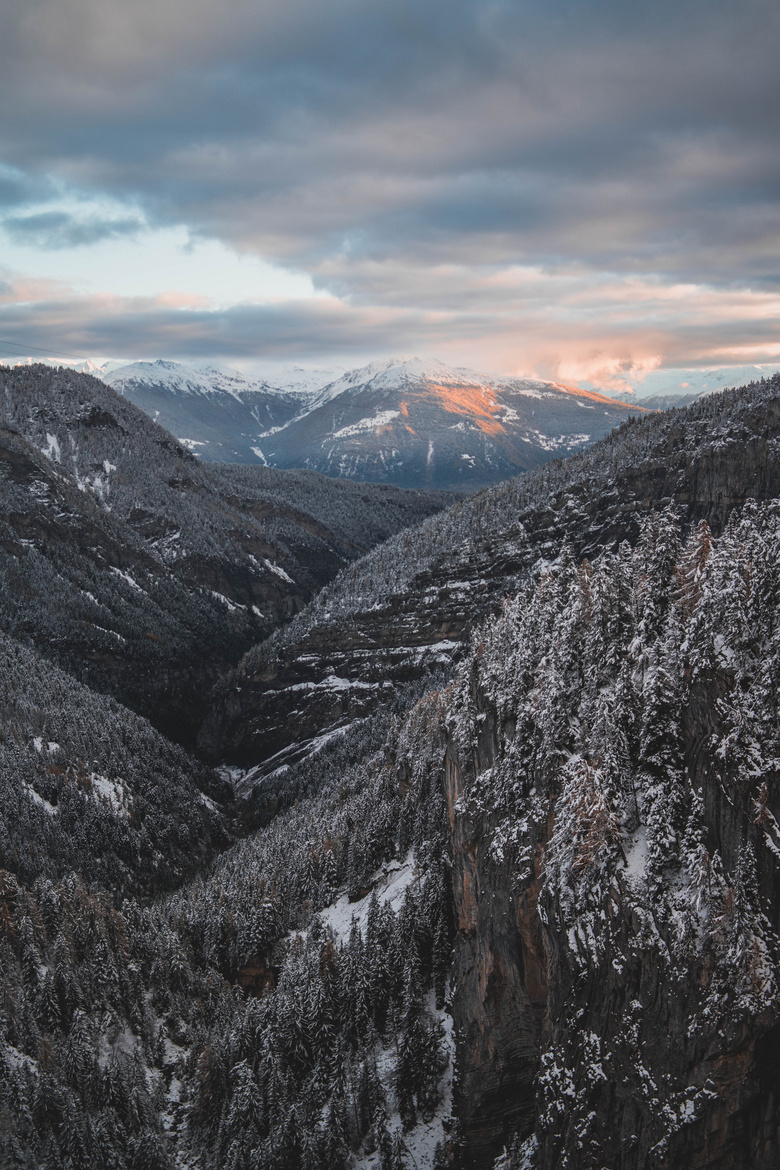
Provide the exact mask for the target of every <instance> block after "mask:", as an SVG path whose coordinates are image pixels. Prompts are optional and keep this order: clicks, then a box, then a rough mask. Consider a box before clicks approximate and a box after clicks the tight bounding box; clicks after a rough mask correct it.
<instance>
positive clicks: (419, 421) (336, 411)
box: [103, 358, 642, 490]
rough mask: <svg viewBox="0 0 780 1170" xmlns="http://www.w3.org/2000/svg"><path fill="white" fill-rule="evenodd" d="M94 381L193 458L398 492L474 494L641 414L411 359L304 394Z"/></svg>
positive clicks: (161, 365)
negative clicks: (309, 473) (314, 474)
mask: <svg viewBox="0 0 780 1170" xmlns="http://www.w3.org/2000/svg"><path fill="white" fill-rule="evenodd" d="M299 376H300V375H299ZM103 377H104V379H105V381H106V382H107V383H108V384H109V385H111V386H112V387H113V388H114V389H115V390H117V391H118V392H119V393H120V394H122V395H123V396H125V397H127V398H129V399H130V400H131V401H132V402H134V403H135V404H136V405H137V406H140V407H141V408H142V409H143V410H145V411H146V413H147V414H149V415H150V416H151V417H152V418H154V419H155V420H156V421H158V422H160V423H161V424H162V425H164V426H165V427H167V428H168V429H170V430H171V431H173V433H174V434H175V435H176V436H177V437H178V438H179V441H180V442H181V443H182V445H183V446H186V447H188V448H189V449H190V450H192V451H194V452H196V453H197V455H198V456H199V457H200V458H201V459H204V460H214V459H217V460H227V461H229V462H240V463H249V464H257V463H260V464H263V465H268V466H273V467H282V468H306V469H310V470H313V471H318V472H320V473H322V474H324V475H328V476H331V477H334V478H341V479H352V480H358V481H362V482H373V483H394V484H396V485H397V486H400V487H433V488H441V489H461V490H474V489H475V488H477V487H483V486H485V485H487V484H490V483H495V482H497V481H499V480H501V479H505V478H506V477H507V476H509V475H514V474H516V473H517V472H519V471H526V470H528V469H529V468H531V467H535V466H537V465H538V464H540V463H543V462H546V461H547V460H550V459H555V458H560V457H561V456H565V455H568V454H571V453H572V452H574V451H577V450H580V449H582V448H583V447H585V446H587V445H588V444H589V443H591V442H593V441H594V440H595V439H598V438H600V437H601V436H602V435H604V434H606V433H607V431H609V430H611V429H612V427H614V426H616V425H617V424H618V423H619V422H620V421H621V420H622V419H624V418H626V417H627V415H628V414H629V413H630V412H631V411H641V409H642V408H641V407H637V406H636V405H634V406H630V405H628V404H626V403H621V402H617V401H615V400H614V399H612V398H607V397H605V396H604V395H601V394H597V393H595V392H593V391H587V390H578V389H577V388H575V387H569V386H564V385H562V384H559V383H553V382H543V381H536V380H529V379H517V378H497V377H489V376H486V375H481V374H477V373H475V372H473V371H470V370H465V369H452V368H450V367H448V366H446V365H444V364H442V363H440V362H431V361H424V360H421V359H419V358H405V359H399V360H393V361H386V362H375V363H372V364H371V365H368V366H364V367H361V368H360V369H357V370H351V371H349V372H347V373H344V374H342V375H341V376H340V377H338V378H336V379H335V380H332V381H329V382H327V383H326V384H325V385H322V386H320V387H317V388H316V389H314V388H313V387H312V380H311V379H309V381H308V383H307V384H305V385H304V386H303V387H302V388H301V386H300V383H299V388H297V389H291V388H290V387H289V385H288V387H283V388H280V387H276V386H273V385H271V384H269V383H268V382H265V381H256V382H251V381H248V380H246V379H244V378H242V377H241V376H240V375H238V374H225V373H221V372H220V371H218V370H214V369H202V370H196V369H193V368H188V367H185V366H181V365H179V364H178V363H175V362H164V361H157V362H135V363H133V364H132V365H128V366H124V367H119V368H117V369H113V370H110V371H108V372H106V373H105V374H103ZM315 381H316V379H315Z"/></svg>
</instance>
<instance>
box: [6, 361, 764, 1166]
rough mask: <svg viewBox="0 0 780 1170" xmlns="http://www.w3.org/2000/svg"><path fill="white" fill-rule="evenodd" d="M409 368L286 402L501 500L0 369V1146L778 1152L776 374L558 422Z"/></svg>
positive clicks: (237, 1156) (454, 1157)
mask: <svg viewBox="0 0 780 1170" xmlns="http://www.w3.org/2000/svg"><path fill="white" fill-rule="evenodd" d="M429 373H430V371H429V372H427V373H425V379H424V380H427V381H426V386H427V389H426V391H425V395H424V396H422V397H421V399H420V400H419V402H418V403H417V405H415V398H414V395H415V389H414V385H415V383H414V378H419V377H422V376H423V375H422V374H420V372H419V371H414V370H409V369H406V370H404V371H403V373H402V376H401V375H399V373H398V370H397V369H396V368H395V367H394V368H393V369H391V370H384V371H382V370H379V371H375V372H374V373H373V374H372V376H371V378H369V379H366V378H365V377H364V376H362V375H361V377H362V380H361V379H356V380H355V382H354V386H350V385H349V376H348V375H345V376H343V378H342V382H345V383H346V385H344V386H342V388H341V389H339V388H338V385H337V384H336V387H337V388H336V390H335V391H334V389H333V387H330V388H329V390H328V392H327V393H324V394H323V395H321V398H320V401H319V405H317V400H316V398H315V397H314V396H312V397H310V398H309V400H308V402H309V407H310V408H311V409H310V414H309V415H307V416H306V417H307V418H310V419H311V418H312V417H314V416H315V415H317V412H322V415H321V417H322V418H326V419H327V426H329V427H331V432H330V433H331V434H335V431H333V429H332V428H334V427H335V428H336V431H337V430H339V429H341V430H346V431H347V432H349V433H347V434H346V435H342V436H341V438H342V439H344V441H345V443H352V441H353V440H354V441H355V442H356V443H360V444H362V443H363V441H364V439H365V436H366V434H367V428H362V427H361V426H360V419H362V418H369V417H370V418H371V419H373V420H374V421H375V422H376V430H377V432H381V431H383V429H384V428H389V431H388V435H389V437H388V440H387V441H388V443H390V442H392V443H395V444H396V446H395V448H394V449H395V450H396V451H401V450H402V447H401V446H400V444H401V439H402V437H401V436H400V432H398V431H397V428H398V427H401V425H402V424H401V422H400V421H399V420H401V419H403V418H408V419H409V420H410V421H409V423H408V425H409V427H411V428H412V429H413V430H415V431H420V430H421V429H422V427H421V422H420V419H421V417H422V414H420V413H417V412H418V411H419V412H424V410H428V409H430V410H433V409H434V407H433V406H431V402H432V401H433V402H434V403H435V404H436V406H435V409H436V410H437V411H443V412H444V413H445V414H448V413H452V411H453V410H454V409H455V407H457V410H458V411H459V412H460V413H461V415H462V414H463V411H464V410H465V409H466V408H467V407H468V409H469V410H471V412H472V413H471V418H472V420H473V426H474V428H475V430H474V432H473V434H474V435H475V436H477V441H478V442H479V443H482V444H483V445H482V447H481V448H479V450H480V451H481V452H482V454H480V455H478V454H477V453H474V454H473V459H474V461H475V464H476V463H477V462H478V460H479V459H483V460H484V461H483V463H482V464H480V466H479V468H478V470H479V474H480V475H483V474H484V475H485V476H486V477H488V478H489V475H492V474H493V473H494V472H496V474H497V473H498V469H502V471H501V473H502V475H503V476H504V478H503V479H502V481H501V482H497V483H495V484H493V485H489V486H486V487H484V488H483V490H480V491H477V492H475V493H473V494H470V495H468V496H465V497H461V496H455V497H453V496H452V495H449V494H448V493H447V492H444V491H440V490H438V486H442V485H443V484H444V483H445V482H446V483H447V484H449V485H450V486H452V484H453V482H454V480H453V476H452V473H451V470H446V471H444V470H442V471H441V474H440V475H439V474H438V473H437V474H434V473H433V472H432V473H431V484H432V485H438V486H435V487H432V488H431V490H427V489H426V490H423V489H417V490H408V489H406V490H403V489H402V488H400V487H398V486H388V485H386V484H379V483H377V484H372V483H359V482H353V481H352V480H350V479H349V478H326V477H324V476H322V475H320V474H319V470H322V468H320V467H318V468H317V469H311V470H291V469H285V468H283V467H271V466H268V467H265V466H251V465H248V464H238V465H236V464H233V465H230V464H223V463H219V462H209V461H208V460H206V459H198V458H196V457H195V456H194V455H193V454H192V452H191V451H190V450H188V449H187V448H186V447H185V446H183V445H182V443H181V442H179V441H177V440H176V439H175V438H174V437H173V435H172V434H170V433H169V432H167V431H165V430H163V429H162V427H160V426H159V425H157V424H155V423H154V422H153V421H151V420H150V419H149V417H148V416H147V415H146V414H144V413H143V412H142V411H141V410H140V409H138V408H137V407H136V406H135V405H133V403H132V402H131V401H129V400H128V397H129V396H128V397H123V396H122V395H120V394H117V393H116V392H115V391H114V390H113V389H112V388H111V387H110V386H107V385H105V384H104V383H102V382H101V381H99V380H98V379H96V378H92V377H89V376H87V375H83V374H77V373H74V372H69V371H64V370H59V371H51V370H47V369H45V368H44V367H42V366H41V367H35V366H33V367H28V368H24V369H19V370H15V371H2V373H0V427H1V428H2V429H1V430H0V500H1V501H2V511H1V512H0V521H1V527H0V551H1V553H2V559H0V572H2V577H1V578H0V579H2V583H3V584H2V589H1V590H0V627H1V630H0V672H2V678H3V684H4V685H3V719H2V724H1V730H2V736H1V738H0V1165H2V1166H3V1167H5V1166H6V1165H7V1166H9V1167H12V1166H13V1167H24V1168H25V1170H28V1168H29V1170H33V1168H36V1170H37V1167H40V1166H47V1167H49V1166H51V1167H53V1168H55V1170H60V1168H63V1170H65V1168H66V1167H67V1170H72V1168H82V1167H83V1168H84V1170H92V1168H93V1167H95V1168H96V1170H102V1168H103V1167H105V1168H106V1170H147V1168H148V1170H158V1168H159V1170H215V1168H217V1167H220V1168H221V1167H225V1168H226V1170H250V1168H251V1170H369V1168H371V1170H411V1168H412V1167H416V1168H417V1170H423V1168H427V1170H444V1168H446V1167H449V1168H452V1170H558V1168H559V1167H561V1168H563V1167H566V1168H568V1170H591V1168H592V1170H601V1168H603V1167H604V1166H609V1167H611V1168H613V1170H645V1168H653V1170H655V1168H657V1170H676V1168H677V1167H682V1166H691V1167H694V1166H695V1167H697V1168H702V1170H703V1168H706V1170H727V1168H728V1170H752V1168H758V1170H771V1168H772V1167H774V1166H776V1165H777V1159H778V1156H779V1153H780V1144H778V1128H777V1117H778V1109H780V1101H778V1098H777V1092H778V1087H777V1086H778V1080H777V1057H776V1053H777V1051H778V1038H779V1037H780V975H779V974H778V961H779V960H780V887H779V886H778V881H779V880H780V874H779V873H778V859H779V858H780V827H778V826H779V823H780V822H779V820H778V818H780V795H779V793H778V788H777V778H778V772H779V771H780V764H779V763H778V760H780V741H779V740H778V730H777V729H778V713H779V712H780V611H779V610H778V604H779V599H780V576H779V574H780V513H779V512H778V503H777V501H778V497H780V454H778V452H780V446H779V445H778V444H779V442H780V376H775V377H774V378H773V379H769V380H763V381H761V382H758V383H753V384H751V385H748V386H745V387H742V388H739V389H735V390H730V391H726V392H724V393H722V394H718V395H712V396H708V397H706V398H703V399H700V400H698V401H696V402H694V403H692V404H691V405H689V406H687V407H685V408H683V409H680V410H675V411H672V412H669V413H645V414H638V413H637V412H636V411H630V410H628V409H626V410H623V412H622V414H621V413H620V410H619V408H618V407H616V406H615V404H614V403H613V404H612V409H613V411H614V412H615V413H613V414H612V415H609V419H611V420H612V421H611V423H610V428H611V426H613V425H614V424H615V423H617V424H619V425H617V426H616V428H615V429H610V428H608V427H607V426H606V425H605V424H604V431H607V430H608V431H609V433H606V434H603V432H602V435H603V437H601V436H599V437H597V436H596V434H595V430H589V431H588V432H587V434H588V445H587V446H585V445H584V444H582V443H578V442H577V441H575V439H576V434H578V433H579V432H575V424H576V419H577V418H579V417H580V416H581V415H582V414H584V413H585V411H586V410H587V408H586V407H583V405H582V404H581V403H579V401H578V400H577V401H574V400H573V399H572V395H571V394H569V392H568V391H566V390H565V389H560V388H559V389H558V390H557V391H555V394H553V391H552V390H551V389H545V388H544V387H543V386H542V387H539V386H536V387H530V388H529V387H528V386H524V387H520V386H516V385H515V386H509V387H505V388H504V389H503V390H502V394H503V395H504V397H503V398H501V399H499V395H498V391H497V390H496V388H490V391H489V393H485V395H483V396H482V397H481V398H480V397H479V395H478V396H477V398H476V405H475V404H474V402H473V401H472V399H473V394H472V393H471V390H472V389H473V387H472V386H471V383H468V382H458V381H457V380H454V381H453V378H452V375H451V374H448V373H446V372H443V371H441V370H439V371H438V372H436V378H437V379H438V380H437V381H435V382H434V381H432V380H431V378H430V377H429ZM458 377H460V375H458ZM399 379H400V381H399ZM448 379H449V381H448ZM417 384H418V383H417ZM366 386H368V387H369V389H370V396H368V391H367V390H366ZM432 386H438V387H439V389H440V391H441V392H440V393H439V392H438V391H436V392H435V393H434V392H433V391H432V390H431V387H432ZM470 387H471V389H469V388H470ZM347 391H348V392H349V396H350V398H349V400H350V401H351V402H353V403H354V412H353V413H351V414H350V413H349V412H348V411H346V408H345V407H344V405H343V398H344V394H345V393H346V392H347ZM353 391H354V394H353ZM461 394H462V395H463V396H464V397H463V398H462V399H461V397H460V395H461ZM535 394H536V395H539V396H541V397H540V398H537V399H536V401H541V402H545V403H546V407H549V409H550V410H553V409H555V410H556V411H558V412H559V413H558V415H557V416H556V424H555V425H556V428H557V430H558V432H559V433H560V435H562V436H568V437H567V438H566V441H565V442H563V441H562V445H561V446H560V447H557V448H555V453H556V454H557V455H561V456H567V457H565V458H557V457H556V458H555V459H552V460H547V461H546V462H542V461H541V458H537V457H536V455H535V456H534V457H533V459H531V458H530V456H529V462H528V463H527V464H526V465H525V470H524V474H521V475H516V476H514V477H512V478H506V476H507V475H509V473H510V471H514V470H517V469H518V466H517V464H512V459H515V458H516V451H517V449H518V448H517V447H516V446H514V447H513V448H512V452H513V453H509V452H508V448H506V447H502V443H504V439H503V438H499V436H498V432H496V430H495V427H496V426H497V425H499V424H498V423H497V422H496V420H497V418H500V419H501V420H503V421H501V422H500V426H501V427H502V428H503V430H502V432H501V433H502V434H504V433H505V432H507V431H508V430H510V429H511V428H510V427H509V422H510V421H511V422H514V421H516V420H510V418H509V413H508V412H509V411H511V410H514V409H517V413H518V415H519V414H520V405H521V404H520V398H522V399H523V401H524V402H527V401H529V400H531V401H533V400H534V395H535ZM383 395H384V397H383ZM399 395H400V397H399ZM437 395H438V397H437ZM512 395H517V396H519V397H517V398H514V397H512ZM545 396H547V397H545ZM340 400H342V405H340V406H334V403H335V404H338V403H339V401H340ZM401 401H402V402H403V403H405V404H407V409H408V415H404V414H403V412H402V411H401V410H400V406H399V405H398V403H399V402H401ZM510 402H514V403H516V406H512V405H509V403H510ZM426 404H427V405H426ZM592 405H593V409H594V411H595V410H596V409H599V410H600V409H601V407H602V405H603V404H602V403H597V402H595V400H592ZM337 410H338V411H341V410H345V411H346V412H345V413H343V414H336V413H334V412H335V411H337ZM350 410H352V407H350ZM604 410H605V411H606V410H607V407H604ZM394 411H398V413H397V414H393V412H394ZM372 412H373V413H372ZM383 412H384V413H383ZM578 412H579V413H578ZM390 416H392V417H390ZM278 417H279V416H277V418H278ZM604 417H605V418H606V417H607V416H606V415H605V416H604ZM353 420H355V421H353ZM377 420H378V421H377ZM266 421H267V420H266ZM303 421H305V420H303ZM303 421H301V420H300V419H299V423H295V422H294V421H293V420H290V422H289V424H285V423H283V422H277V423H272V424H271V426H270V427H267V429H269V430H271V429H273V427H274V426H276V425H278V426H280V427H282V428H283V429H284V427H285V426H288V427H289V429H290V430H291V433H292V428H293V427H295V426H300V427H303ZM337 424H338V426H337ZM263 425H265V423H264V424H263ZM307 425H309V424H307ZM311 425H313V424H311ZM403 425H407V424H403ZM436 425H437V426H438V425H439V424H438V423H437V424H436ZM522 426H524V427H525V426H526V423H523V424H522ZM350 428H353V429H352V430H350ZM491 428H493V429H491ZM283 429H282V430H279V431H276V432H275V433H274V435H273V436H271V438H274V439H275V438H276V435H278V434H282V433H283ZM521 431H522V428H521V424H520V423H519V422H518V429H517V430H516V431H515V432H514V439H513V440H512V441H513V443H514V442H515V440H517V436H518V435H520V434H521ZM295 433H297V434H299V438H298V439H296V442H299V441H301V442H303V440H302V439H300V434H302V433H303V432H295ZM312 433H314V432H312ZM407 433H408V432H407ZM456 433H457V434H458V435H459V436H460V441H461V442H462V443H463V444H467V443H469V442H471V439H470V438H469V437H468V434H467V432H466V430H464V431H462V432H456ZM522 433H523V434H526V435H527V434H528V431H527V429H526V430H525V431H522ZM583 433H584V432H583ZM464 436H465V437H464ZM487 436H492V437H491V438H490V442H491V443H492V444H493V446H492V447H490V448H488V447H487V446H485V442H486V437H487ZM573 436H574V437H573ZM591 440H595V441H593V442H591ZM382 441H384V440H382ZM416 441H417V440H415V442H416ZM518 441H519V440H518ZM523 441H525V440H523ZM404 442H406V440H404ZM312 443H313V446H312V448H311V450H312V451H315V449H317V450H319V449H320V448H317V447H316V443H315V441H314V440H312ZM409 443H410V444H412V440H411V439H410V440H409ZM380 447H381V444H379V445H378V446H377V448H376V449H377V450H378V449H380ZM346 449H347V448H346V447H344V448H338V450H337V449H336V448H335V447H334V448H333V451H334V454H333V458H334V459H342V458H345V456H344V454H343V451H344V450H346ZM351 449H352V450H353V451H358V447H354V448H351ZM414 449H415V450H416V448H414ZM263 450H264V451H265V449H264V448H263ZM403 450H404V451H406V454H405V455H404V456H403V461H402V462H403V466H404V467H405V468H408V467H410V466H412V465H413V463H414V459H415V458H417V456H416V455H414V457H413V454H412V452H413V446H410V447H409V448H404V449H403ZM471 450H472V448H470V447H468V446H466V447H462V448H461V454H462V453H464V451H465V452H466V453H467V454H468V453H469V452H470V451H471ZM474 451H475V452H476V448H474ZM502 451H503V452H504V454H503V455H500V452H502ZM497 452H498V453H497ZM571 452H573V453H571ZM270 453H271V452H270V451H269V454H270ZM547 453H548V454H550V450H549V449H548V452H547ZM504 456H505V457H506V462H505V463H501V462H500V458H504ZM318 458H319V456H318ZM328 458H330V456H328ZM355 458H356V459H358V458H360V459H362V458H363V455H362V454H360V455H359V456H358V454H356V455H355ZM377 458H378V456H377ZM399 458H400V456H399ZM545 458H546V457H545ZM311 459H312V463H315V462H316V459H315V458H314V455H312V456H311ZM448 459H449V460H450V461H449V462H447V460H448ZM534 459H535V460H536V462H534ZM491 460H492V461H493V462H491ZM380 463H381V460H380ZM329 466H330V467H331V470H332V468H333V466H335V464H331V465H329ZM354 466H355V467H357V466H358V464H357V463H356V464H355V465H354ZM378 466H379V464H377V467H378ZM384 466H387V464H385V465H384ZM398 466H399V467H400V466H401V464H400V463H399V464H398ZM415 466H416V465H415ZM452 466H453V463H452V460H451V459H450V457H449V456H447V458H446V459H445V458H444V456H442V464H441V467H442V468H450V469H451V468H452ZM366 468H367V465H366V464H365V463H363V464H360V474H361V475H364V474H365V478H369V479H370V478H371V476H370V475H369V474H367V473H366ZM491 469H492V470H491ZM378 474H379V472H378V471H377V475H378ZM405 474H406V472H404V475H405ZM397 478H398V480H399V481H400V480H402V479H403V475H401V473H400V472H399V474H398V476H397ZM459 482H461V481H459ZM467 483H470V484H471V486H474V483H473V481H467V480H463V481H462V482H461V485H462V486H463V487H466V486H467Z"/></svg>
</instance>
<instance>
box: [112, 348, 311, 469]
mask: <svg viewBox="0 0 780 1170" xmlns="http://www.w3.org/2000/svg"><path fill="white" fill-rule="evenodd" d="M98 376H99V377H101V378H102V379H103V381H104V382H106V384H107V385H109V386H112V387H113V388H114V389H115V390H116V391H117V393H118V394H121V395H122V396H123V397H125V398H128V399H129V400H130V401H131V402H133V403H135V405H136V406H138V407H140V408H141V409H142V410H144V411H145V412H146V413H147V414H148V415H149V416H150V417H151V418H153V419H154V420H155V422H158V423H159V424H160V426H163V427H165V428H166V430H169V431H171V432H172V433H173V434H175V435H176V436H177V438H178V439H179V442H180V443H182V445H183V446H185V447H187V448H188V449H189V450H191V451H192V452H193V453H194V454H196V455H197V456H199V457H200V458H203V459H207V460H208V461H214V460H222V461H227V462H229V463H232V462H236V463H258V462H259V463H262V462H263V460H262V459H260V458H259V457H258V456H257V454H256V453H255V451H254V446H256V445H257V442H258V440H257V436H258V435H259V434H260V433H263V432H267V431H268V430H270V429H273V428H274V427H278V426H281V425H283V424H284V423H286V422H288V421H289V420H290V419H291V418H292V417H293V416H294V415H295V414H297V413H298V412H299V411H300V410H301V409H302V408H303V407H304V406H305V404H306V401H307V394H306V393H305V392H302V391H301V390H298V389H295V390H284V389H281V388H279V387H277V386H272V385H269V384H268V383H267V382H265V381H262V380H254V379H249V378H245V377H244V376H243V375H242V374H240V373H239V372H238V371H237V370H219V369H216V368H214V367H211V366H199V367H196V366H187V365H183V364H182V363H180V362H172V361H163V360H158V361H154V362H132V363H130V364H128V365H124V366H120V367H119V368H117V369H114V370H111V371H108V372H106V373H100V374H98Z"/></svg>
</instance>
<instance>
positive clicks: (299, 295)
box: [0, 0, 780, 389]
mask: <svg viewBox="0 0 780 1170" xmlns="http://www.w3.org/2000/svg"><path fill="white" fill-rule="evenodd" d="M778 44H780V5H778V4H777V2H776V0H729V2H724V0H674V2H671V0H648V2H647V3H645V4H635V3H630V2H628V0H621V2H619V3H618V2H617V0H446V2H445V0H285V3H284V4H282V3H279V0H251V2H250V0H219V2H217V0H132V3H128V0H4V3H3V5H2V7H1V8H0V353H4V354H5V355H6V357H10V356H13V355H14V353H19V354H20V355H24V354H28V353H42V354H43V353H52V354H56V355H58V356H62V357H63V358H64V357H69V356H73V357H93V358H101V359H102V358H127V359H130V360H132V359H138V358H155V357H165V358H178V359H180V360H189V361H214V362H220V361H221V362H227V363H229V364H232V365H234V366H238V367H240V368H245V369H251V368H252V367H253V365H256V364H257V363H261V362H267V361H269V360H274V361H279V362H291V361H292V362H301V363H311V364H316V363H326V364H327V363H330V364H332V363H339V364H341V365H359V364H363V363H364V362H365V361H368V360H371V359H374V358H378V357H383V356H391V355H393V354H397V353H410V352H414V353H419V354H422V355H428V356H431V357H436V358H439V359H441V360H443V361H448V362H451V363H453V364H459V365H468V366H472V367H475V368H477V369H481V370H493V371H496V372H501V373H510V374H536V375H538V376H542V377H554V378H558V379H560V380H564V381H587V382H588V383H590V384H592V385H598V386H603V387H604V388H607V387H611V388H613V389H614V388H620V387H621V386H627V385H631V386H637V385H640V384H641V383H642V382H643V380H644V379H646V378H647V377H648V376H649V375H650V374H651V373H652V372H653V371H655V372H656V374H657V372H658V371H663V370H678V369H680V370H684V369H688V368H692V369H697V368H705V367H716V366H717V367H730V366H735V367H736V366H740V367H741V366H744V365H746V364H762V365H769V366H774V365H775V364H776V365H777V366H780V327H779V326H778V322H779V321H780V201H779V199H778V190H779V187H780V182H779V180H780V141H779V140H780V100H779V96H780V70H778V68H777V46H778Z"/></svg>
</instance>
